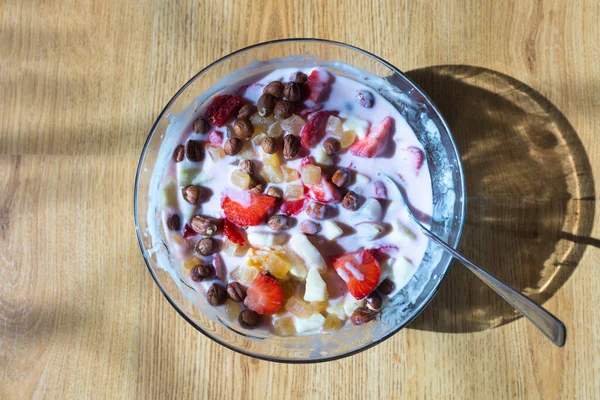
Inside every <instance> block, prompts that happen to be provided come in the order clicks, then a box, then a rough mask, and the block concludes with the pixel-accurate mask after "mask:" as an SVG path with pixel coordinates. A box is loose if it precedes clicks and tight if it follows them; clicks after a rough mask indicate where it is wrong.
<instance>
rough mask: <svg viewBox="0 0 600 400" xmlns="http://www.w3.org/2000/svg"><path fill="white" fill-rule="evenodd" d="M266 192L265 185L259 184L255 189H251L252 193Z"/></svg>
mask: <svg viewBox="0 0 600 400" xmlns="http://www.w3.org/2000/svg"><path fill="white" fill-rule="evenodd" d="M264 190H265V185H264V183H257V184H256V185H254V187H253V188H252V189H250V191H251V192H252V193H257V194H258V193H262V192H264Z"/></svg>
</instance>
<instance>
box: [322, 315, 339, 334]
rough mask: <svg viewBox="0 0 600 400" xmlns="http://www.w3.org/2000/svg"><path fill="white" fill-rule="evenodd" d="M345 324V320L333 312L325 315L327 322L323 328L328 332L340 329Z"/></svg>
mask: <svg viewBox="0 0 600 400" xmlns="http://www.w3.org/2000/svg"><path fill="white" fill-rule="evenodd" d="M343 325H344V321H342V320H341V319H339V318H338V317H336V316H335V315H333V314H327V317H325V323H324V324H323V330H324V331H326V332H335V331H339V330H340V329H341V328H342V326H343Z"/></svg>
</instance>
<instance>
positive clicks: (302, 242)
mask: <svg viewBox="0 0 600 400" xmlns="http://www.w3.org/2000/svg"><path fill="white" fill-rule="evenodd" d="M289 248H290V249H292V251H293V252H295V253H296V254H297V255H298V256H299V257H300V258H302V260H304V264H305V265H306V266H307V267H308V268H316V269H318V270H319V271H320V272H325V271H326V270H327V264H325V260H323V257H322V256H321V253H319V250H317V249H316V247H315V246H313V244H312V243H311V242H310V240H308V238H307V237H306V236H305V235H303V234H301V233H297V234H294V235H292V238H291V239H290V240H289Z"/></svg>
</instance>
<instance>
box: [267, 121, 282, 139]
mask: <svg viewBox="0 0 600 400" xmlns="http://www.w3.org/2000/svg"><path fill="white" fill-rule="evenodd" d="M282 134H283V129H281V124H280V123H279V121H276V122H274V123H272V124H271V125H269V128H267V136H269V137H272V138H278V137H280V136H281V135H282Z"/></svg>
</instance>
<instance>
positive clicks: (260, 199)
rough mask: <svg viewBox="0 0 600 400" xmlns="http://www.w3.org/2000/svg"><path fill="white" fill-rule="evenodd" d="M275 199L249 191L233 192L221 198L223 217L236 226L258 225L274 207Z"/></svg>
mask: <svg viewBox="0 0 600 400" xmlns="http://www.w3.org/2000/svg"><path fill="white" fill-rule="evenodd" d="M275 201H276V198H275V197H271V196H267V195H264V194H261V193H253V192H250V191H244V192H233V191H230V193H229V194H228V195H227V196H225V198H223V200H222V201H221V209H222V210H223V212H224V213H225V217H226V218H227V219H228V220H229V221H230V222H233V223H234V224H235V225H237V226H256V225H260V224H261V223H262V222H263V221H264V220H265V218H266V217H267V215H268V214H269V213H270V212H271V211H272V210H273V207H274V206H275Z"/></svg>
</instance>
